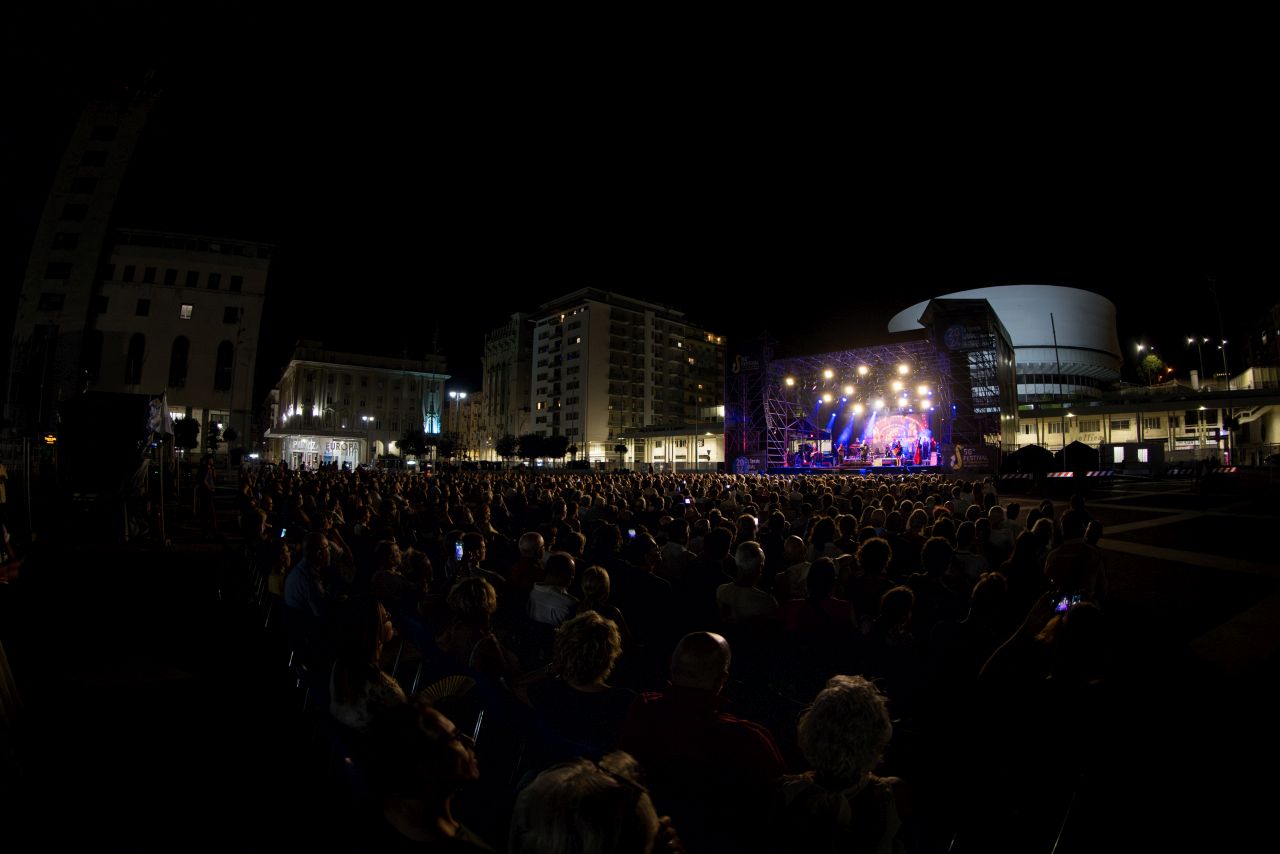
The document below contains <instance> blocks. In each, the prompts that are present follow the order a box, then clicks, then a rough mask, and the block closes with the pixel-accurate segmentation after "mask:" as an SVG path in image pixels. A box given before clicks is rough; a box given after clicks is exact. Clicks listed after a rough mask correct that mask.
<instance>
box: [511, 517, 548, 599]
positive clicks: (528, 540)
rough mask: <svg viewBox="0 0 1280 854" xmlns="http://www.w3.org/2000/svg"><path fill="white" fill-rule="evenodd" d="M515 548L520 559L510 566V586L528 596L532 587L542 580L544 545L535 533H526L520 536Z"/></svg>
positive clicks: (539, 535)
mask: <svg viewBox="0 0 1280 854" xmlns="http://www.w3.org/2000/svg"><path fill="white" fill-rule="evenodd" d="M516 548H517V549H518V550H519V552H520V559H519V560H517V561H516V562H515V563H514V564H512V565H511V586H512V587H514V588H515V589H516V590H519V591H521V592H523V593H525V594H528V593H529V592H530V591H531V590H533V585H535V584H537V583H538V582H539V581H542V579H543V576H544V570H543V567H542V555H543V551H544V550H545V548H546V544H545V543H544V541H543V539H542V535H541V534H539V533H538V532H537V531H526V532H525V533H523V534H521V535H520V540H519V543H518V544H517V546H516Z"/></svg>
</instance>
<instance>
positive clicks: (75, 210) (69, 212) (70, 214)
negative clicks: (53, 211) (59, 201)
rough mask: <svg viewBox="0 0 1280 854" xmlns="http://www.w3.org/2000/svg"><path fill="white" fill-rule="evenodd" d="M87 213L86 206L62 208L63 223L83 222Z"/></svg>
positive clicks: (87, 208)
mask: <svg viewBox="0 0 1280 854" xmlns="http://www.w3.org/2000/svg"><path fill="white" fill-rule="evenodd" d="M88 213H89V206H88V205H80V204H72V205H63V206H62V221H63V222H84V218H85V215H86V214H88Z"/></svg>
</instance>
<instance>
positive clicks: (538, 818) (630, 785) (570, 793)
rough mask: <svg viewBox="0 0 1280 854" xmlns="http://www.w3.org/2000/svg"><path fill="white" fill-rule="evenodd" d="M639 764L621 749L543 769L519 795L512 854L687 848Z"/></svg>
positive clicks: (630, 853)
mask: <svg viewBox="0 0 1280 854" xmlns="http://www.w3.org/2000/svg"><path fill="white" fill-rule="evenodd" d="M639 777H640V766H639V765H638V764H637V763H636V761H635V760H634V759H632V758H631V757H630V756H629V755H627V754H626V753H623V752H621V751H616V752H614V753H610V754H608V755H607V756H604V757H602V758H601V759H600V760H599V761H598V762H592V761H591V760H589V759H575V760H573V761H571V762H565V763H563V764H561V765H555V766H552V767H551V768H548V769H547V770H545V771H543V772H542V773H541V774H539V775H538V776H537V778H536V779H535V780H534V781H533V782H532V783H530V784H529V785H528V786H527V787H525V789H524V791H522V792H521V793H520V796H519V797H518V798H517V799H516V805H515V813H514V815H513V816H512V818H511V835H510V838H509V846H508V849H507V850H508V851H510V852H511V854H585V852H590V854H650V852H658V851H671V852H682V851H684V846H683V845H682V844H681V842H680V838H679V836H677V835H676V832H675V830H674V828H672V826H671V824H670V822H669V820H667V819H666V818H659V817H658V814H657V812H656V811H655V810H654V808H653V802H652V801H651V800H650V799H649V792H648V790H646V789H645V788H644V786H642V785H640V783H639Z"/></svg>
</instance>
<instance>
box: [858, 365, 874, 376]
mask: <svg viewBox="0 0 1280 854" xmlns="http://www.w3.org/2000/svg"><path fill="white" fill-rule="evenodd" d="M870 370H871V369H870V368H868V367H867V366H866V365H858V376H860V377H865V376H866V375H867V373H868V372H869V371H870Z"/></svg>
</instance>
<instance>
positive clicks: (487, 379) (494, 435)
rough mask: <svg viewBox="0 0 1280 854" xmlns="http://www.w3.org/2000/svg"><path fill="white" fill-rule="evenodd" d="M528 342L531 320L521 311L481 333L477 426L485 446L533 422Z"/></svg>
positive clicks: (524, 429)
mask: <svg viewBox="0 0 1280 854" xmlns="http://www.w3.org/2000/svg"><path fill="white" fill-rule="evenodd" d="M532 342H533V323H532V320H531V318H530V316H529V315H528V314H524V313H521V312H517V313H515V314H513V315H511V319H510V320H509V321H508V322H507V323H505V324H503V325H502V326H499V327H498V328H497V329H494V330H492V331H491V332H489V333H488V334H487V335H485V336H484V357H483V358H482V359H481V368H482V379H481V397H480V399H481V400H482V401H483V406H482V407H481V413H480V425H479V429H480V431H481V432H482V433H483V434H484V438H485V439H486V440H487V442H488V447H489V448H492V447H493V443H494V442H496V441H497V440H498V439H500V438H502V437H503V436H508V435H509V436H522V435H524V434H525V433H528V432H529V430H530V428H531V427H532V426H533V419H532V418H530V416H529V412H530V405H531V404H530V383H531V382H532V381H533V346H532ZM482 459H494V457H482Z"/></svg>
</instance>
